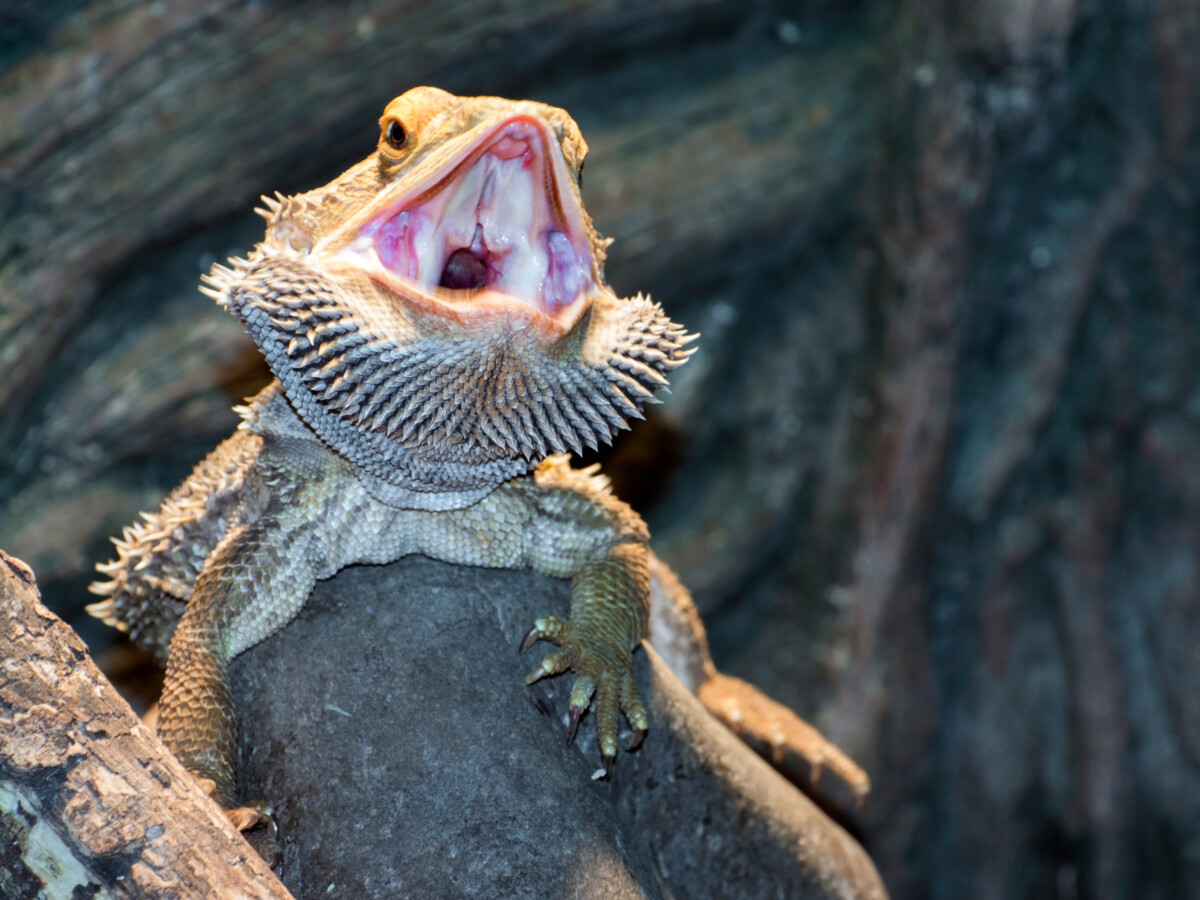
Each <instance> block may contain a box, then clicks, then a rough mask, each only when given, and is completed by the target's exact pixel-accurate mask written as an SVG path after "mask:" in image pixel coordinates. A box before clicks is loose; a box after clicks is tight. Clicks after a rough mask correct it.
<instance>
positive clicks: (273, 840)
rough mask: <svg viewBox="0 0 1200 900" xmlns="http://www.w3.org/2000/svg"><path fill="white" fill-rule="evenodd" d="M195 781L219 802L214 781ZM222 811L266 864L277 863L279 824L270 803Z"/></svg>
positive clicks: (261, 802) (206, 779) (273, 866)
mask: <svg viewBox="0 0 1200 900" xmlns="http://www.w3.org/2000/svg"><path fill="white" fill-rule="evenodd" d="M196 781H197V782H198V783H199V784H200V789H201V790H202V791H204V793H206V794H208V796H210V797H212V798H213V799H214V800H216V801H217V802H218V803H220V797H219V796H218V792H217V783H216V782H215V781H213V780H212V779H211V778H201V777H198V776H197V778H196ZM223 811H224V813H225V817H226V818H227V819H229V821H230V822H231V823H232V824H233V827H234V828H236V829H237V830H238V831H240V832H241V833H242V837H243V838H245V839H246V842H247V843H249V844H250V846H251V847H253V848H254V849H255V851H257V853H258V855H259V856H261V857H262V858H263V859H264V860H265V861H266V863H267V865H268V866H270V867H271V868H272V869H274V868H275V867H276V866H277V865H278V864H279V859H280V847H279V826H278V824H277V823H276V822H275V811H274V810H273V809H272V808H271V805H270V804H269V803H265V802H263V801H259V802H257V803H248V804H246V805H245V806H237V807H233V808H224V807H223Z"/></svg>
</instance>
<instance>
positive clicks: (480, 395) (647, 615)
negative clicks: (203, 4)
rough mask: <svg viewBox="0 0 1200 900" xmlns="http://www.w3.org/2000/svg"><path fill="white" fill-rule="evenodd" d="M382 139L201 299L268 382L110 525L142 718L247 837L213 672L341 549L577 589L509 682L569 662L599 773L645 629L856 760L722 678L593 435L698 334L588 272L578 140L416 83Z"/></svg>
mask: <svg viewBox="0 0 1200 900" xmlns="http://www.w3.org/2000/svg"><path fill="white" fill-rule="evenodd" d="M379 126H380V136H379V141H378V146H377V148H376V150H375V151H374V152H373V153H372V154H371V155H370V156H368V157H367V158H366V159H364V160H363V161H362V162H360V163H358V164H357V165H355V166H353V167H351V168H350V169H348V170H347V171H346V172H345V173H343V174H342V175H341V176H339V177H338V178H336V179H334V180H333V181H332V182H330V183H329V184H328V185H326V186H324V187H322V188H318V189H317V190H314V191H310V192H308V193H303V194H297V195H293V196H284V195H282V194H276V195H275V196H274V197H272V198H268V197H264V198H263V207H261V208H260V209H258V210H257V212H258V213H259V214H260V215H262V216H263V217H264V218H265V219H266V222H267V227H266V233H265V236H264V238H263V240H262V242H261V243H259V244H258V245H257V246H256V247H255V248H254V249H253V250H252V251H251V252H250V253H249V254H247V256H246V257H245V258H234V259H230V260H229V261H228V264H227V265H225V264H219V263H218V264H215V265H214V266H213V267H212V269H211V271H210V273H209V274H208V275H206V276H205V277H204V279H203V282H204V283H203V286H202V287H201V290H202V291H203V292H204V293H205V294H207V295H209V296H210V297H212V298H213V299H214V300H215V301H216V302H217V303H218V304H220V305H222V306H223V307H224V308H225V309H226V310H227V311H228V312H230V313H231V314H232V315H234V316H235V317H236V318H237V319H239V320H240V321H241V322H242V323H243V325H244V326H245V328H246V329H247V331H248V332H249V334H250V336H251V338H252V339H253V340H254V342H255V344H256V345H257V346H258V348H259V349H260V351H261V352H262V353H263V355H264V356H265V358H266V361H267V364H268V366H269V367H270V369H271V372H272V374H273V375H274V376H275V380H274V381H273V382H272V383H271V384H270V385H268V386H267V387H266V388H265V389H263V390H262V391H261V392H260V393H259V394H257V395H256V396H255V397H253V398H251V399H249V400H248V402H247V404H246V405H245V406H241V407H236V409H237V412H238V413H239V415H240V417H241V419H242V421H241V424H240V425H239V427H238V429H237V430H236V431H235V432H234V434H233V435H232V436H231V437H230V438H228V439H227V440H226V441H224V442H223V443H222V444H220V445H219V446H218V447H217V448H216V449H215V450H214V451H213V452H212V453H211V454H210V455H209V456H208V457H207V458H205V459H204V460H203V461H202V462H200V463H199V464H198V465H197V466H196V468H195V470H194V471H193V472H192V474H191V475H190V476H189V477H188V478H187V479H186V480H185V481H184V483H183V484H182V485H180V486H179V487H178V488H177V489H176V490H175V491H174V492H172V493H171V494H170V495H169V496H168V497H167V498H166V499H165V501H164V502H163V504H162V506H161V508H160V509H159V510H158V511H157V512H154V513H143V514H142V521H140V522H138V523H135V524H134V525H131V526H128V527H127V528H126V529H125V530H124V532H123V535H122V537H121V538H118V539H114V543H115V544H116V548H117V558H116V559H114V560H112V561H110V562H107V563H102V564H99V565H98V566H97V569H98V570H99V571H100V572H101V573H102V574H103V575H104V576H106V580H103V581H98V582H96V583H94V584H92V585H91V590H92V591H93V592H94V593H96V594H99V595H101V596H102V597H104V599H103V600H102V601H99V602H96V603H93V604H91V605H90V606H89V607H88V609H89V612H91V613H92V614H93V615H95V616H97V617H99V618H100V619H102V620H104V621H105V622H107V623H108V624H110V625H113V626H115V627H116V628H118V629H120V630H122V631H125V632H127V633H128V634H129V636H130V637H131V638H132V639H133V640H134V641H135V642H136V643H138V644H140V645H142V646H143V647H145V648H147V649H148V650H150V651H151V652H153V653H154V655H155V656H156V657H157V659H158V660H159V661H160V662H162V663H164V664H165V666H166V677H165V682H164V686H163V693H162V698H161V700H160V704H159V713H158V730H159V734H160V736H161V737H162V739H163V741H164V743H165V744H166V746H167V747H168V748H169V749H170V750H171V751H172V752H173V753H174V754H175V755H176V756H177V757H178V758H179V759H180V760H181V762H182V763H183V764H184V766H185V767H186V768H187V769H188V770H189V771H190V772H191V773H192V774H193V775H194V776H195V777H196V778H197V779H198V780H199V781H200V783H201V784H202V785H203V786H204V787H205V789H206V790H207V792H208V793H209V794H210V795H211V796H213V797H214V798H215V799H216V800H217V801H218V802H219V803H220V804H221V805H222V806H223V807H224V808H225V810H226V812H227V814H228V815H229V817H230V818H231V819H232V820H233V821H234V822H235V824H237V825H238V826H239V827H240V828H242V829H243V830H247V829H249V828H251V827H253V826H254V825H256V824H257V823H260V822H262V823H267V824H269V822H270V806H269V804H267V803H265V802H263V801H257V802H251V803H239V798H238V796H237V783H236V781H237V779H236V772H235V747H236V735H237V731H236V728H237V724H236V722H235V717H234V714H233V704H232V698H231V697H230V694H229V688H228V685H227V683H226V668H227V666H228V665H229V663H230V661H231V660H232V659H233V658H234V657H236V656H237V655H238V654H239V653H241V652H242V651H244V650H246V649H248V648H249V647H251V646H253V645H255V644H256V643H258V642H259V641H261V640H264V639H265V638H267V637H269V636H270V635H272V634H274V633H275V632H277V631H278V630H280V629H281V628H283V627H284V626H285V625H286V624H287V623H288V621H289V620H290V619H292V617H294V616H295V615H296V614H297V613H298V612H299V610H300V609H301V608H302V606H303V605H304V603H305V601H306V599H307V598H308V595H309V593H310V592H311V590H312V588H313V586H314V585H315V584H316V582H317V581H318V580H320V579H324V578H328V577H330V576H332V575H333V574H334V573H335V572H337V571H338V570H339V569H341V568H343V567H344V566H347V565H351V564H359V563H387V562H391V561H393V560H395V559H398V558H400V557H402V556H405V555H408V554H412V553H420V554H424V555H426V556H429V557H432V558H435V559H439V560H444V561H448V562H452V563H459V564H464V565H476V566H492V567H505V568H519V567H532V568H533V569H534V570H536V571H538V572H541V573H543V574H545V575H549V576H553V577H557V578H569V579H571V590H570V606H569V616H568V618H565V619H564V618H560V617H557V616H546V617H543V618H539V619H537V620H536V621H535V622H534V623H533V625H532V627H531V628H530V629H529V631H528V633H527V634H526V636H525V638H524V640H523V641H522V644H521V649H522V651H524V650H528V649H529V648H530V647H531V646H533V644H535V643H536V642H538V641H542V640H544V641H548V642H550V643H552V644H554V645H557V649H556V650H553V651H552V652H550V653H549V654H548V655H547V656H546V657H545V658H544V659H543V660H542V661H541V663H540V664H539V665H537V667H536V668H534V669H533V671H532V672H530V673H529V675H528V676H527V677H526V679H525V680H526V683H527V684H531V683H533V682H535V681H537V680H538V679H540V678H543V677H546V676H551V675H557V674H559V673H562V672H565V671H567V670H572V671H573V672H574V673H575V681H574V683H573V686H572V689H571V692H570V703H569V718H568V722H569V726H568V740H569V741H570V740H573V739H574V737H575V733H576V729H577V727H578V725H579V721H580V718H581V716H582V715H583V714H584V713H585V712H586V711H587V710H588V709H589V708H590V709H592V710H593V711H594V715H595V718H596V728H597V738H598V741H599V749H600V754H601V758H602V761H603V766H604V772H605V773H606V774H607V773H608V772H609V771H610V770H611V767H612V765H613V763H614V760H615V758H616V756H617V749H618V727H619V722H620V716H621V715H622V714H623V715H624V717H625V718H626V720H627V721H628V723H629V726H630V728H631V731H632V736H631V738H630V742H629V746H630V749H634V748H636V746H637V745H638V744H639V743H640V742H641V740H642V738H643V737H644V736H645V734H646V732H647V729H648V728H649V721H648V716H647V712H646V708H645V706H644V704H643V702H642V700H641V698H640V697H639V695H638V690H637V687H636V685H635V684H634V680H633V670H632V655H633V652H634V651H635V649H636V648H637V647H638V646H639V644H640V643H641V641H642V640H643V639H644V638H648V639H649V641H650V643H651V644H652V645H653V646H654V647H655V648H656V649H657V650H658V651H659V652H660V653H661V654H662V656H663V657H664V659H665V660H666V661H667V663H668V665H669V666H670V667H671V668H672V670H673V671H674V672H675V673H676V675H678V676H679V677H680V679H681V680H682V681H683V682H684V684H685V685H686V686H687V687H688V688H689V689H691V690H692V691H693V692H695V693H696V694H697V696H698V697H699V698H700V700H701V701H702V703H703V704H704V705H705V706H706V707H707V708H708V709H709V710H710V711H711V712H712V713H713V714H714V715H716V716H717V717H718V718H719V719H720V720H721V721H723V722H725V723H726V724H727V725H729V726H730V727H732V728H733V729H734V730H735V731H738V732H740V733H742V734H743V735H744V736H748V737H750V738H753V739H755V740H758V741H759V742H760V743H761V744H765V745H767V746H769V747H771V748H772V753H773V756H774V757H775V758H776V761H777V762H778V761H779V759H781V758H782V756H783V755H784V754H785V753H786V752H787V751H789V750H790V751H794V752H796V753H798V754H800V755H801V756H803V757H804V758H805V759H807V760H808V761H809V763H810V764H811V765H812V767H813V772H814V776H815V775H817V774H819V773H820V771H821V769H822V768H823V767H828V768H830V769H831V770H832V771H834V772H835V773H836V774H837V775H839V776H840V777H841V778H842V779H843V780H845V781H846V782H847V783H848V784H849V786H850V787H851V789H852V790H853V791H854V793H855V794H856V795H857V796H858V797H859V798H860V802H861V798H862V797H864V796H865V794H866V793H867V791H868V790H869V781H868V779H867V776H866V774H865V773H864V772H863V771H862V770H861V769H860V768H859V767H858V766H857V765H856V764H855V763H854V762H853V761H852V760H850V759H849V758H848V757H847V756H846V755H845V754H843V753H842V752H841V751H840V750H839V749H838V748H837V747H836V746H835V745H833V744H832V743H831V742H829V741H828V740H826V739H825V738H824V737H823V736H822V735H821V734H820V733H819V732H818V731H817V730H816V729H815V728H813V727H812V726H810V725H809V724H807V723H806V722H804V721H803V720H801V719H800V718H799V717H798V716H797V715H796V714H795V713H793V712H792V711H791V710H789V709H787V708H786V707H784V706H782V705H781V704H778V703H776V702H775V701H773V700H771V699H770V698H768V697H766V696H765V695H763V694H762V693H760V692H759V691H758V690H757V689H756V688H754V687H753V686H751V685H750V684H748V683H746V682H743V681H741V680H739V679H736V678H733V677H730V676H726V675H723V674H721V673H719V672H718V671H717V670H716V668H715V666H714V665H713V662H712V658H711V655H710V653H709V650H708V645H707V639H706V635H705V631H704V627H703V625H702V624H701V620H700V617H699V615H698V613H697V611H696V607H695V605H694V603H693V601H692V599H691V596H690V594H689V593H688V592H687V590H686V589H685V588H684V587H683V586H682V584H681V583H680V581H679V579H678V578H677V577H676V576H675V575H674V573H673V572H671V571H670V569H669V568H667V567H666V565H665V564H663V563H662V562H661V561H660V560H659V559H658V558H657V557H656V556H655V555H654V554H653V553H652V552H651V551H650V548H649V532H648V530H647V527H646V525H645V523H644V522H643V521H642V519H641V517H640V516H638V514H637V513H636V512H634V511H633V510H632V509H631V508H630V507H629V506H628V505H626V504H625V503H623V502H621V501H620V500H619V499H617V497H615V496H614V495H613V493H612V491H611V489H610V486H609V483H608V482H607V480H606V479H605V478H604V477H603V476H602V475H600V474H599V473H598V471H597V470H598V466H591V467H588V468H584V469H573V468H572V467H571V466H570V463H569V458H568V454H569V452H571V451H573V452H575V453H576V454H578V453H580V452H581V451H582V449H583V447H585V446H586V447H589V448H596V447H597V446H598V445H600V444H601V443H606V442H609V441H610V440H611V439H612V437H613V435H614V434H615V433H616V432H618V431H619V430H621V429H624V428H626V427H628V425H629V422H630V420H631V419H633V418H640V417H641V409H642V407H643V406H644V405H645V404H647V403H651V402H657V401H656V398H655V396H654V394H655V392H656V391H657V390H658V389H659V388H661V387H663V386H665V385H666V383H667V375H669V374H670V373H671V372H672V371H673V370H674V369H676V368H677V367H679V366H680V365H682V364H683V363H684V362H685V361H686V360H687V358H688V356H689V355H690V353H691V352H692V348H690V347H689V346H688V344H689V343H690V342H691V341H692V340H693V339H694V338H695V337H696V336H695V335H690V334H687V333H686V332H685V330H684V329H683V327H681V326H680V325H678V324H676V323H674V322H672V321H671V320H670V318H669V317H668V316H667V315H666V313H665V312H664V311H663V309H662V307H661V306H660V305H658V304H657V303H654V302H652V301H651V300H650V299H649V298H647V297H645V296H643V295H640V294H639V295H636V296H634V297H631V298H620V297H618V296H617V295H616V293H615V292H614V291H613V290H612V289H611V288H610V287H609V286H608V284H607V283H606V281H605V279H604V269H603V267H604V261H605V254H606V250H607V247H608V245H609V241H608V240H606V239H603V238H601V237H600V236H599V235H598V234H597V232H596V230H595V228H594V227H593V224H592V221H591V218H590V217H589V216H588V214H587V212H586V210H585V209H584V206H583V203H582V200H581V194H580V189H581V181H582V179H581V176H582V170H583V164H584V159H585V157H586V155H587V145H586V143H585V142H584V140H583V137H582V135H581V134H580V131H579V128H578V127H577V125H576V124H575V122H574V120H573V119H571V117H570V116H569V115H568V114H567V113H566V112H564V111H563V110H561V109H557V108H555V107H551V106H547V105H544V104H541V103H537V102H532V101H521V102H512V101H508V100H504V99H500V98H496V97H457V96H455V95H452V94H450V93H447V92H445V91H442V90H439V89H436V88H429V87H421V88H414V89H412V90H410V91H408V92H407V93H405V94H403V95H401V96H399V97H397V98H396V99H394V100H393V101H392V102H391V103H389V104H388V105H387V107H386V109H385V110H384V113H383V116H382V118H381V119H380V120H379Z"/></svg>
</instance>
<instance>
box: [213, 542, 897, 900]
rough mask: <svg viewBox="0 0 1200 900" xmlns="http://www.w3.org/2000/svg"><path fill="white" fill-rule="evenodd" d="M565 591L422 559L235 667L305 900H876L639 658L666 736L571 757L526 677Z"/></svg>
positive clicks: (870, 876) (245, 763) (347, 578)
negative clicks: (610, 759) (599, 777)
mask: <svg viewBox="0 0 1200 900" xmlns="http://www.w3.org/2000/svg"><path fill="white" fill-rule="evenodd" d="M566 589H567V584H566V582H563V581H555V580H551V579H548V578H543V577H540V576H537V575H534V574H533V573H530V572H497V571H488V570H485V569H473V568H467V567H462V566H450V565H446V564H443V563H434V562H430V561H428V560H424V559H419V558H413V559H408V560H404V561H401V562H399V563H396V564H394V565H391V566H387V567H384V568H378V567H361V568H355V569H350V570H347V571H345V572H343V573H342V574H340V575H339V576H337V577H336V578H334V579H332V580H331V581H328V582H325V583H323V584H321V585H319V586H318V588H317V590H316V592H315V593H314V595H313V598H312V600H311V601H310V602H309V604H308V606H306V607H305V609H304V611H303V612H302V613H301V614H300V617H299V618H298V619H297V620H296V621H294V622H293V623H292V624H291V625H290V626H288V628H287V630H286V631H284V632H282V633H280V634H278V635H276V636H275V637H274V638H272V639H270V640H268V641H266V642H264V643H262V644H260V645H259V646H258V647H256V648H254V649H253V650H251V651H250V652H248V653H246V654H245V655H244V656H242V657H241V658H239V660H238V661H237V662H236V663H235V665H234V670H233V687H234V693H235V696H237V697H239V698H240V699H239V706H238V714H239V718H240V719H241V721H242V722H243V723H244V727H243V730H242V735H241V737H242V747H241V756H242V770H243V772H244V773H245V776H246V777H245V784H244V786H243V787H244V790H245V792H246V796H247V797H248V798H251V799H253V798H262V797H265V798H267V799H269V800H270V802H272V803H273V804H276V806H277V810H278V817H279V821H280V825H281V836H282V838H283V841H284V852H283V880H284V883H285V884H286V885H287V886H288V888H289V889H290V890H291V891H292V892H293V893H294V894H295V895H296V896H297V897H301V898H302V897H314V898H316V897H323V896H326V891H327V890H328V889H329V885H330V884H332V885H334V892H335V893H337V894H338V895H339V896H341V895H344V896H352V897H362V898H372V897H380V898H383V897H395V896H411V897H530V898H533V897H614V898H616V897H622V898H626V897H628V898H634V897H674V898H676V900H684V898H689V897H695V898H706V897H714V898H715V897H729V898H734V897H737V898H745V900H753V898H759V897H762V898H766V897H789V898H798V900H799V898H813V900H816V898H846V900H850V898H861V900H883V898H884V897H885V894H884V891H883V887H882V885H881V884H880V882H879V878H878V875H877V874H876V873H875V870H874V867H873V866H872V865H871V863H870V861H869V860H868V859H867V856H866V854H865V853H864V852H863V850H862V848H861V847H859V846H858V845H857V844H856V843H855V842H854V840H853V839H852V838H850V837H849V835H847V834H846V833H845V832H844V831H842V829H840V828H839V827H837V826H836V825H834V824H833V823H832V822H831V821H830V820H829V819H827V818H826V817H825V816H824V815H823V814H822V813H821V812H820V811H819V810H818V809H817V808H816V807H815V806H814V805H813V804H812V803H811V802H810V801H809V800H808V799H806V798H805V797H804V796H803V795H802V794H800V793H799V792H798V791H796V789H795V788H793V787H792V786H791V785H789V784H788V783H787V782H785V781H784V780H783V779H782V778H781V777H780V776H779V775H778V774H777V773H775V772H774V771H772V770H771V768H770V766H768V765H767V764H766V763H765V762H764V761H763V760H761V759H760V758H759V757H758V756H756V755H755V754H754V753H753V752H751V751H750V750H749V749H747V748H746V747H745V746H744V745H742V744H741V742H740V741H738V740H737V738H736V737H734V736H733V734H732V733H730V732H729V731H728V730H726V729H725V728H724V727H723V726H722V725H720V724H718V723H717V722H716V721H715V720H714V719H712V718H711V717H710V716H709V715H708V713H707V712H705V711H704V709H703V708H702V707H701V706H700V705H699V702H698V701H697V700H696V699H695V698H694V697H692V696H691V694H689V693H688V692H687V691H686V690H685V689H684V688H683V686H682V685H680V684H679V682H678V680H677V679H676V678H675V677H674V675H672V674H671V673H670V671H669V670H668V669H667V668H666V666H665V665H664V664H663V663H662V661H661V660H660V659H658V658H657V656H654V655H653V654H652V653H639V654H638V657H637V659H638V678H639V688H640V689H641V690H642V696H643V697H644V698H645V700H646V705H647V708H648V709H649V711H650V716H651V720H652V731H651V734H650V736H649V737H648V738H647V739H646V744H645V745H644V747H643V748H642V749H641V750H639V751H638V752H636V753H634V754H628V753H625V752H623V751H622V752H621V754H620V756H619V757H618V760H617V765H616V768H615V777H614V780H613V781H612V782H602V781H593V780H592V779H591V774H592V773H593V772H595V771H596V770H597V769H599V768H600V758H599V754H598V752H597V749H596V743H595V742H596V734H595V730H594V728H592V727H590V725H591V720H592V717H591V716H588V717H587V718H586V719H585V723H586V724H587V725H588V726H589V727H586V728H581V730H580V734H579V737H578V739H577V741H576V744H575V746H573V747H569V748H567V747H564V737H565V735H566V724H565V723H566V713H567V702H568V699H569V698H568V694H569V691H570V682H571V679H570V678H569V677H567V678H558V679H553V680H549V681H547V682H544V683H542V684H540V685H538V686H535V687H533V688H526V687H524V686H523V685H522V683H521V676H522V675H523V674H524V673H525V672H526V671H528V670H530V669H532V668H534V666H535V665H536V664H537V661H538V660H539V659H540V658H541V655H543V654H545V653H546V652H548V650H549V649H551V648H550V647H549V645H546V644H542V645H538V646H537V647H536V648H534V649H532V650H530V651H529V652H528V653H526V654H524V655H523V656H518V654H517V647H518V646H519V645H520V642H521V637H522V635H523V634H524V632H525V630H526V629H527V628H528V625H529V623H530V622H532V621H533V619H535V618H537V617H538V616H540V615H547V614H556V615H562V614H565V613H566V609H567V590H566Z"/></svg>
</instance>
